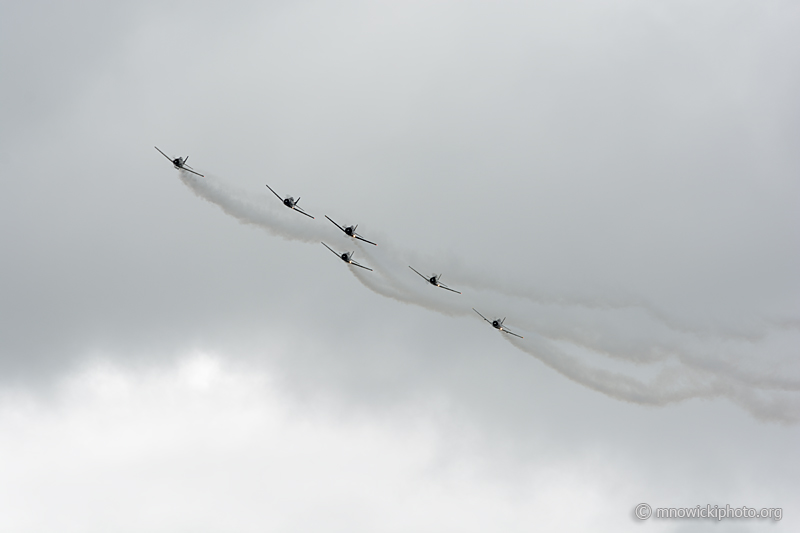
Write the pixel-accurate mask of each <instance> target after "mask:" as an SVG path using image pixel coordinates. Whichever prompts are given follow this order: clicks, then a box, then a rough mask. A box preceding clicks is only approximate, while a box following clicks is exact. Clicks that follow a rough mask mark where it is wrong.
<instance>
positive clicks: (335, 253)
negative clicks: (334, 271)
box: [322, 242, 342, 259]
mask: <svg viewBox="0 0 800 533" xmlns="http://www.w3.org/2000/svg"><path fill="white" fill-rule="evenodd" d="M322 246H324V247H325V248H327V249H328V250H330V251H331V253H333V254H334V255H335V256H336V257H338V258H339V259H341V258H342V256H340V255H339V252H334V251H333V248H331V247H330V246H328V245H327V244H325V243H324V242H323V243H322Z"/></svg>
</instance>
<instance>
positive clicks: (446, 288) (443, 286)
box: [439, 283, 480, 314]
mask: <svg viewBox="0 0 800 533" xmlns="http://www.w3.org/2000/svg"><path fill="white" fill-rule="evenodd" d="M439 288H440V289H444V290H446V291H451V292H458V291H457V290H455V289H451V288H450V287H446V286H445V285H442V284H441V283H440V284H439ZM458 294H461V293H460V292H458ZM478 314H480V313H478Z"/></svg>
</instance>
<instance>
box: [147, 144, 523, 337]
mask: <svg viewBox="0 0 800 533" xmlns="http://www.w3.org/2000/svg"><path fill="white" fill-rule="evenodd" d="M155 149H156V150H158V152H159V153H160V154H161V155H163V156H164V157H166V158H167V159H169V161H170V162H171V163H172V165H173V166H174V167H175V169H177V170H184V171H186V172H191V173H192V174H195V175H197V176H200V177H201V178H204V177H205V176H204V175H203V174H200V173H199V172H196V171H195V170H194V169H192V168H191V167H189V166H188V165H187V164H186V160H188V159H189V156H186V157H177V158H175V159H172V158H170V157H169V156H168V155H167V154H165V153H164V152H162V151H161V150H160V149H159V148H158V147H157V146H156V147H155ZM267 189H269V190H270V192H272V194H274V195H275V197H276V198H278V200H280V201H281V203H282V204H283V205H285V206H286V207H288V208H289V209H292V210H294V211H297V212H298V213H300V214H301V215H305V216H307V217H308V218H311V219H314V217H313V216H312V215H310V214H309V213H306V212H305V211H304V210H303V209H301V208H300V207H299V206H298V205H297V204H298V203H299V202H300V197H298V198H297V200H295V199H294V198H293V197H291V196H287V197H285V198H284V197H282V196H281V195H279V194H278V193H277V192H275V190H273V188H272V187H270V186H269V185H267ZM325 218H327V219H328V220H330V221H331V222H332V223H333V224H334V225H335V226H336V227H337V228H339V229H340V230H341V231H342V232H343V233H344V234H345V235H346V236H348V237H350V238H352V239H354V240H356V239H357V240H360V241H363V242H366V243H368V244H372V245H373V246H377V243H374V242H372V241H369V240H367V239H365V238H364V237H362V236H361V235H360V234H359V233H356V228H357V227H358V224H355V225H352V226H340V225H339V224H338V223H337V222H336V221H334V220H333V219H332V218H331V217H329V216H328V215H325ZM321 244H322V245H323V246H325V248H327V249H328V250H330V251H331V253H333V254H334V255H336V256H337V257H338V258H339V259H341V260H342V261H344V262H345V263H347V264H348V265H350V266H354V267H359V268H363V269H364V270H368V271H370V272H373V270H372V269H371V268H369V267H367V266H364V265H362V264H361V263H358V262H356V261H355V260H353V254H354V253H355V252H354V251H353V252H342V253H339V252H337V251H336V250H334V249H333V248H331V247H330V246H328V245H327V244H325V243H324V242H322V243H321ZM408 268H410V269H411V270H413V271H414V272H415V273H416V274H417V275H419V276H420V277H421V278H422V279H424V280H425V281H426V282H427V283H429V284H431V285H433V286H434V287H438V288H440V289H444V290H446V291H450V292H454V293H456V294H461V292H459V291H457V290H455V289H452V288H450V287H448V286H447V285H445V284H444V283H442V282H441V281H440V280H441V277H442V275H441V274H433V275H431V276H430V277H428V276H425V275H424V274H422V273H420V272H419V271H418V270H417V269H415V268H414V267H412V266H411V265H408ZM472 310H473V311H475V312H476V313H478V315H480V317H481V318H482V319H484V320H485V321H486V322H488V323H489V324H490V325H491V326H492V327H493V328H495V329H496V330H498V331H500V332H502V333H507V334H509V335H513V336H514V337H519V338H520V339H522V338H523V337H522V335H517V334H516V333H514V332H512V331H509V330H508V328H506V327H505V325H504V324H503V323H504V322H505V320H506V319H505V318H502V319H500V318H495V319H494V320H489V319H488V318H486V317H485V316H483V315H482V314H481V313H480V312H479V311H478V310H477V309H475V308H474V307H473V308H472Z"/></svg>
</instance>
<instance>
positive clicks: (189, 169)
mask: <svg viewBox="0 0 800 533" xmlns="http://www.w3.org/2000/svg"><path fill="white" fill-rule="evenodd" d="M181 170H185V171H186V172H191V173H192V174H197V175H198V176H200V177H201V178H205V176H203V175H202V174H200V173H199V172H195V171H194V170H192V169H191V168H186V165H183V166H182V167H181Z"/></svg>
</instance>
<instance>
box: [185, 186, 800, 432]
mask: <svg viewBox="0 0 800 533" xmlns="http://www.w3.org/2000/svg"><path fill="white" fill-rule="evenodd" d="M179 175H180V178H181V180H182V181H183V183H184V184H185V185H186V186H187V187H189V188H190V189H191V190H192V191H193V192H194V193H195V194H196V195H197V196H198V197H200V198H203V199H205V200H207V201H209V202H211V203H213V204H215V205H217V206H219V207H220V208H221V209H222V210H223V211H224V212H225V213H227V214H228V215H230V216H233V217H234V218H236V219H237V220H239V221H240V222H241V223H244V224H253V225H256V226H258V227H261V228H263V229H265V230H267V231H268V232H270V233H271V234H273V235H276V236H280V237H282V238H284V239H288V240H296V241H301V242H307V243H314V244H316V243H319V242H320V241H322V240H325V239H326V238H329V237H330V236H331V228H328V227H326V226H324V225H322V224H320V223H319V221H314V220H311V219H306V217H300V216H298V217H297V219H292V218H291V217H288V216H286V215H287V214H288V213H287V212H285V208H284V207H283V206H280V205H278V203H277V201H276V199H275V198H272V197H271V196H270V195H267V194H262V195H250V194H247V193H243V192H241V191H237V190H235V189H232V188H230V187H228V186H227V185H225V184H224V183H222V182H221V181H219V180H217V179H215V178H213V177H211V176H207V177H205V178H201V177H198V176H195V175H193V174H190V173H187V172H183V171H180V172H179ZM300 219H302V220H300ZM336 231H338V230H336ZM353 242H354V246H352V247H350V249H353V248H355V249H356V251H357V254H356V257H357V260H358V261H359V262H362V263H363V264H365V266H369V267H370V268H373V269H374V272H369V271H366V270H363V269H359V268H356V267H351V271H352V273H353V275H354V276H355V277H356V279H358V280H359V281H360V282H361V283H362V284H363V285H364V286H365V287H366V288H368V289H369V290H371V291H373V292H375V293H376V294H379V295H381V296H384V297H388V298H392V299H394V300H396V301H399V302H403V303H407V304H411V305H417V306H421V307H424V308H426V309H429V310H432V311H435V312H438V313H442V314H444V315H447V316H454V317H455V316H474V317H475V318H476V319H477V320H481V319H480V318H479V317H477V315H475V314H474V313H473V312H472V309H471V308H472V307H477V308H479V309H481V308H482V309H489V310H491V309H509V310H510V311H511V312H512V313H514V316H513V324H514V325H513V326H511V325H510V327H511V329H512V330H513V329H515V328H517V327H518V328H521V331H523V332H525V339H516V338H513V337H511V336H508V335H503V336H504V337H506V338H507V340H509V341H510V342H511V343H512V344H513V345H514V346H515V347H516V348H518V349H520V350H522V351H524V352H525V353H528V354H531V355H533V356H535V357H537V358H539V359H540V360H542V361H543V362H544V363H545V364H547V365H548V366H550V367H551V368H553V369H554V370H556V371H558V372H560V373H561V374H563V375H565V376H567V377H568V378H570V379H572V380H573V381H575V382H577V383H580V384H581V385H584V386H586V387H589V388H591V389H593V390H596V391H598V392H601V393H603V394H606V395H608V396H611V397H613V398H617V399H619V400H624V401H630V402H635V403H639V404H646V405H666V404H669V403H674V402H679V401H683V400H687V399H690V398H715V397H727V398H729V399H730V400H732V401H733V402H735V403H736V404H738V405H740V406H741V407H743V408H744V409H746V410H747V411H749V412H750V413H752V414H753V415H754V416H757V417H759V418H762V419H770V420H781V421H788V422H795V421H797V420H799V419H800V397H799V396H798V395H797V394H796V393H797V392H798V391H800V378H798V376H797V375H796V366H795V365H794V364H793V363H792V359H793V358H794V357H795V356H796V346H797V339H796V334H797V328H795V327H785V326H784V327H780V328H777V329H776V328H773V329H769V328H768V327H767V326H765V325H764V324H760V325H758V326H757V327H751V328H748V329H746V330H743V331H744V332H743V333H742V332H738V331H729V330H728V328H715V327H701V326H698V325H696V324H690V323H683V322H682V321H679V320H675V319H673V318H671V317H669V316H668V315H667V314H666V313H664V312H662V311H660V310H658V309H657V308H655V307H654V306H653V305H651V304H649V303H648V302H645V301H643V300H640V299H636V298H622V297H616V296H615V297H609V296H602V295H600V296H598V295H594V296H588V295H571V296H563V295H557V294H548V293H546V292H545V291H542V290H537V289H536V288H535V287H534V288H523V289H520V288H519V287H520V286H521V285H522V284H521V283H517V282H512V281H509V280H505V279H498V278H496V277H493V276H491V275H490V274H489V273H480V272H479V271H476V270H474V269H472V268H469V267H467V266H465V265H463V264H462V263H461V262H460V261H457V260H452V259H451V260H450V261H447V262H448V263H449V267H450V270H448V280H449V281H450V283H451V284H452V285H453V287H454V288H456V289H459V290H460V288H462V287H466V288H473V289H476V291H470V292H467V293H465V294H464V295H456V294H454V293H450V292H448V291H444V290H441V289H437V288H435V287H432V286H431V285H430V284H428V283H426V282H425V280H423V279H422V278H420V277H419V276H418V275H416V274H415V273H414V272H413V271H411V270H410V269H409V268H408V265H409V264H411V263H412V262H413V263H415V268H417V269H418V270H421V271H422V272H423V273H425V272H426V271H427V269H429V268H430V265H433V264H434V259H433V258H425V257H420V256H419V254H416V253H413V252H411V253H408V252H401V251H398V250H396V249H394V248H393V247H391V245H389V243H385V242H381V243H379V245H378V246H373V245H370V244H363V243H361V242H360V241H355V240H354V241H353ZM409 257H411V258H412V260H411V261H409V259H408V258H409ZM364 258H365V259H364ZM509 322H511V321H509ZM787 323H788V324H789V325H790V326H792V325H794V324H795V323H796V321H787ZM553 341H565V342H568V343H570V344H572V345H574V346H578V347H583V348H585V349H587V350H590V351H591V352H592V353H595V354H600V355H602V356H606V357H608V358H610V359H611V360H614V361H617V362H622V363H624V364H628V365H630V368H631V371H630V372H629V373H628V374H626V373H621V372H612V371H609V370H606V369H603V368H599V367H597V366H596V365H592V364H589V363H588V362H586V361H583V360H582V359H581V358H578V357H576V356H574V355H572V354H568V353H566V352H564V351H563V350H561V349H559V348H558V347H557V346H556V345H555V344H554V342H553ZM768 341H769V342H768ZM773 341H774V342H773ZM770 342H772V344H770ZM787 346H788V348H787ZM765 349H766V351H767V352H769V353H778V354H783V355H784V356H785V357H784V359H785V361H781V360H780V359H779V360H775V359H774V358H764V357H755V354H759V353H761V354H762V355H763V353H764V350H765ZM786 361H788V363H786ZM781 364H783V367H782V366H781ZM642 366H645V367H647V368H652V369H656V370H658V373H657V374H656V376H655V377H654V378H651V379H649V380H647V381H645V380H642V379H641V378H636V377H634V376H633V375H632V374H636V373H637V369H639V368H641V367H642ZM787 369H788V370H789V371H788V372H787V371H785V370H787Z"/></svg>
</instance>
